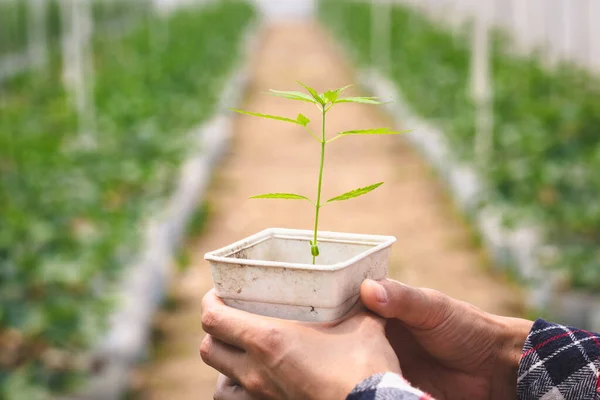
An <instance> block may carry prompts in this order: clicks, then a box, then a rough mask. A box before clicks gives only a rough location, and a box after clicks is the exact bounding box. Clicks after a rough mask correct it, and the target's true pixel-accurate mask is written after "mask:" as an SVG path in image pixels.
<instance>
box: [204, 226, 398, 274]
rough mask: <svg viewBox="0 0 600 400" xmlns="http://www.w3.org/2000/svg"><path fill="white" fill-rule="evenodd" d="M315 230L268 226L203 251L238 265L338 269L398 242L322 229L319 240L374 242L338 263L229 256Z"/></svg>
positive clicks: (304, 237) (307, 236) (307, 235)
mask: <svg viewBox="0 0 600 400" xmlns="http://www.w3.org/2000/svg"><path fill="white" fill-rule="evenodd" d="M312 235H313V231H311V230H303V229H288V228H267V229H265V230H262V231H260V232H258V233H255V234H254V235H251V236H248V237H246V238H245V239H242V240H239V241H237V242H234V243H232V244H230V245H227V246H225V247H222V248H220V249H217V250H214V251H210V252H208V253H206V254H205V255H204V259H205V260H207V261H211V262H216V263H224V264H235V265H248V266H256V267H273V268H286V269H296V270H311V271H338V270H340V269H343V268H346V267H349V266H350V265H352V264H354V263H356V262H357V261H360V260H362V259H364V258H366V257H368V256H370V255H371V254H374V253H377V252H379V251H381V250H383V249H386V248H388V247H390V246H391V245H392V244H394V243H395V242H396V238H395V237H394V236H382V235H368V234H359V233H344V232H329V231H319V232H318V238H319V241H320V242H335V243H351V244H362V245H371V246H373V247H371V248H370V249H367V250H365V251H363V252H361V253H359V254H357V255H356V256H354V257H351V258H349V259H347V260H346V261H342V262H339V263H336V264H330V265H323V264H315V265H313V264H304V263H290V262H280V261H266V260H265V261H263V260H253V259H239V258H232V257H230V256H231V255H232V254H234V253H236V252H238V251H240V250H244V249H247V248H249V247H252V246H255V245H257V244H259V243H261V242H264V241H266V240H269V239H272V238H279V239H295V240H311V239H312Z"/></svg>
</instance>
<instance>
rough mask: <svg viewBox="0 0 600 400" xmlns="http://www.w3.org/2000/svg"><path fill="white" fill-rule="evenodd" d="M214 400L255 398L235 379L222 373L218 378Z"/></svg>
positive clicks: (250, 399) (248, 399)
mask: <svg viewBox="0 0 600 400" xmlns="http://www.w3.org/2000/svg"><path fill="white" fill-rule="evenodd" d="M214 400H254V398H253V397H252V396H250V394H249V393H248V392H247V391H246V390H245V389H244V388H243V387H242V386H241V385H239V384H238V383H236V382H235V381H234V380H233V379H231V378H229V377H227V376H225V375H223V374H221V375H219V378H218V379H217V390H216V391H215V396H214Z"/></svg>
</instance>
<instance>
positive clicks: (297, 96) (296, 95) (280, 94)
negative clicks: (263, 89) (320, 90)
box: [269, 89, 317, 104]
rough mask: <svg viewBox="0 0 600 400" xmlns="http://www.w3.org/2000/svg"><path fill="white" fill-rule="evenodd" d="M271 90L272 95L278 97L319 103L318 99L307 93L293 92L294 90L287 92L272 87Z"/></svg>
mask: <svg viewBox="0 0 600 400" xmlns="http://www.w3.org/2000/svg"><path fill="white" fill-rule="evenodd" d="M269 91H270V92H271V93H270V94H271V95H273V96H277V97H283V98H284V99H289V100H298V101H305V102H307V103H313V104H316V103H317V101H316V100H315V99H313V98H312V97H311V96H309V95H307V94H306V93H301V92H293V91H292V92H285V91H281V90H273V89H270V90H269Z"/></svg>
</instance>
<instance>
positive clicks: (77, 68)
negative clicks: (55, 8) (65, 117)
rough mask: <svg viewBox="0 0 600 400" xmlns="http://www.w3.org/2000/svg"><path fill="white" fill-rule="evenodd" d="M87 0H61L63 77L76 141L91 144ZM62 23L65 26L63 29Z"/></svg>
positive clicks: (93, 116)
mask: <svg viewBox="0 0 600 400" xmlns="http://www.w3.org/2000/svg"><path fill="white" fill-rule="evenodd" d="M90 3H91V2H90V0H62V1H61V2H60V6H61V17H62V21H63V22H62V25H63V34H62V35H63V37H62V45H63V47H62V50H63V53H62V56H63V80H64V83H65V86H66V89H67V92H68V93H70V95H71V98H72V101H73V103H74V104H75V107H76V109H77V121H78V130H79V136H80V140H81V142H80V144H81V145H82V146H83V147H94V146H95V143H96V142H95V139H96V138H95V133H94V132H95V130H96V129H95V128H96V111H95V104H94V91H93V87H94V84H93V80H94V74H93V52H92V45H91V38H92V32H93V22H94V21H93V19H92V15H91V6H90ZM65 23H66V25H67V26H66V29H65Z"/></svg>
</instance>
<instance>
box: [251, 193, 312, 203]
mask: <svg viewBox="0 0 600 400" xmlns="http://www.w3.org/2000/svg"><path fill="white" fill-rule="evenodd" d="M250 198H251V199H283V200H307V201H310V202H311V203H312V200H311V199H309V198H308V197H306V196H301V195H299V194H294V193H267V194H259V195H258V196H252V197H250Z"/></svg>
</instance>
